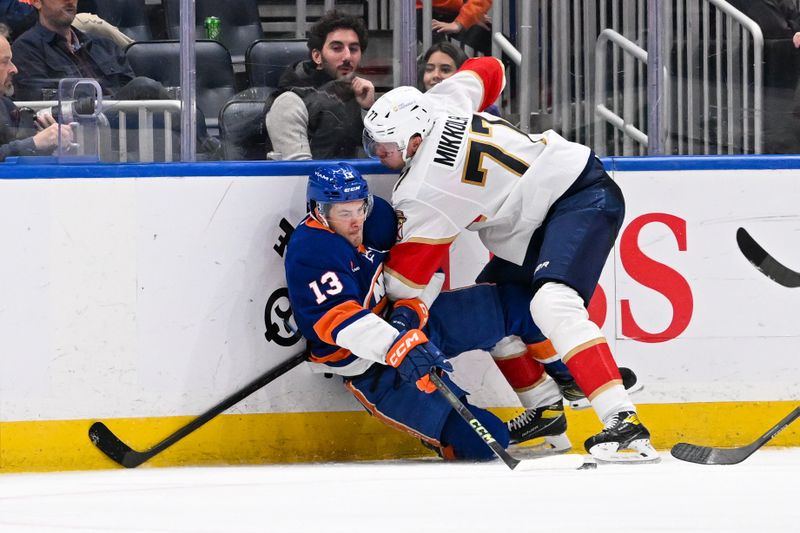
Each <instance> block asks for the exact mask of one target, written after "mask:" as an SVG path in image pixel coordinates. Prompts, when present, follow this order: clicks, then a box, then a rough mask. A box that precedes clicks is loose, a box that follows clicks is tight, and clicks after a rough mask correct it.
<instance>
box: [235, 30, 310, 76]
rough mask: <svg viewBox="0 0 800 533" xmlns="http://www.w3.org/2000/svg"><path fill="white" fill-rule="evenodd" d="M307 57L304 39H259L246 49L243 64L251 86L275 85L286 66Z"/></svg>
mask: <svg viewBox="0 0 800 533" xmlns="http://www.w3.org/2000/svg"><path fill="white" fill-rule="evenodd" d="M303 59H308V47H307V46H306V40H305V39H281V40H270V39H260V40H258V41H255V42H254V43H252V44H251V45H250V47H249V48H248V49H247V53H246V54H245V65H246V69H247V79H248V80H249V82H250V86H251V87H277V86H278V80H279V79H280V77H281V74H283V71H284V70H285V69H286V67H287V66H289V65H291V64H292V63H295V62H297V61H301V60H303Z"/></svg>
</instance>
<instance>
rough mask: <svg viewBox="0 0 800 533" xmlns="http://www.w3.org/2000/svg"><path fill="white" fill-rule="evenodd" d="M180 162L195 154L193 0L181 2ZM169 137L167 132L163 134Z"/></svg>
mask: <svg viewBox="0 0 800 533" xmlns="http://www.w3.org/2000/svg"><path fill="white" fill-rule="evenodd" d="M180 8H181V13H180V21H181V31H180V36H181V44H180V55H181V87H182V89H181V161H194V160H195V154H196V153H197V94H196V92H197V91H196V83H195V81H196V79H197V69H196V68H195V53H194V38H195V37H194V33H195V26H194V24H195V20H194V19H195V13H194V0H181V2H180ZM165 135H169V132H165Z"/></svg>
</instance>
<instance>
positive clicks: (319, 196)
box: [306, 163, 372, 216]
mask: <svg viewBox="0 0 800 533" xmlns="http://www.w3.org/2000/svg"><path fill="white" fill-rule="evenodd" d="M354 200H364V203H365V207H366V213H367V214H369V211H370V210H371V209H372V195H371V194H370V193H369V185H368V184H367V180H365V179H364V177H363V176H361V173H360V172H359V171H358V170H356V169H355V168H353V167H352V166H351V165H349V164H347V163H333V164H330V165H323V166H321V167H317V168H316V169H314V172H312V173H311V175H310V176H309V177H308V186H307V187H306V207H307V208H308V211H309V212H310V213H313V212H314V208H315V207H319V208H320V211H321V212H322V215H323V216H327V215H328V212H329V211H330V207H331V205H332V204H338V203H342V202H352V201H354Z"/></svg>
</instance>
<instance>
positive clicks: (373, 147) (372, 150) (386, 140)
mask: <svg viewBox="0 0 800 533" xmlns="http://www.w3.org/2000/svg"><path fill="white" fill-rule="evenodd" d="M421 102H422V93H421V92H419V90H418V89H416V88H415V87H409V86H405V87H397V88H396V89H392V90H391V91H389V92H388V93H386V94H384V95H383V96H381V97H380V98H378V100H377V101H376V102H375V103H374V104H373V105H372V107H370V108H369V111H367V116H366V117H364V134H363V140H364V150H365V151H366V152H367V154H368V155H369V156H370V157H372V158H377V157H378V155H377V148H378V146H383V147H384V148H386V149H390V150H391V149H397V150H400V153H401V154H402V156H403V161H407V160H408V155H407V153H406V148H408V142H409V140H411V137H413V136H414V135H417V134H419V135H421V136H422V137H423V138H424V137H425V136H426V135H427V134H428V133H430V131H431V127H432V126H433V118H432V117H431V113H430V111H429V110H428V109H426V108H425V107H424V106H423V105H421ZM392 145H395V146H392Z"/></svg>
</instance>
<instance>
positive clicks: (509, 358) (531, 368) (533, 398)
mask: <svg viewBox="0 0 800 533" xmlns="http://www.w3.org/2000/svg"><path fill="white" fill-rule="evenodd" d="M545 342H546V343H547V344H548V345H549V344H550V343H549V342H548V341H545ZM534 346H535V345H534ZM550 347H551V348H552V345H551V346H550ZM491 354H492V358H493V359H494V362H495V363H496V364H497V367H498V368H499V369H500V372H501V373H502V374H503V377H505V378H506V381H508V383H509V385H511V388H512V389H514V392H515V393H517V396H518V397H519V401H520V402H521V403H522V405H523V407H526V408H535V407H540V406H542V405H549V404H551V403H554V402H556V401H558V399H559V397H560V394H559V392H558V386H557V385H556V384H555V383H554V382H553V381H552V380H548V379H547V375H546V374H545V372H544V367H543V366H542V364H541V363H540V362H539V361H537V360H536V359H534V358H533V357H531V356H530V351H529V346H526V345H525V344H524V343H523V342H522V341H521V340H519V339H518V338H517V337H506V338H505V339H503V340H501V341H500V342H498V343H497V344H496V345H495V346H494V348H492V350H491Z"/></svg>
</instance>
